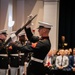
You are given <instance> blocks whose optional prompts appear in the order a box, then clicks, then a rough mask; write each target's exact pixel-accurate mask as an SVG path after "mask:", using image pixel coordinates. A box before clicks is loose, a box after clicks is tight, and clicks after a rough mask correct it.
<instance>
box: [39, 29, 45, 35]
mask: <svg viewBox="0 0 75 75" xmlns="http://www.w3.org/2000/svg"><path fill="white" fill-rule="evenodd" d="M38 32H39V35H40V36H42V35H43V33H44V28H39V29H38Z"/></svg>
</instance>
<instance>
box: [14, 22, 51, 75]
mask: <svg viewBox="0 0 75 75" xmlns="http://www.w3.org/2000/svg"><path fill="white" fill-rule="evenodd" d="M51 27H52V25H50V24H49V23H45V22H39V27H38V32H39V35H40V36H41V38H39V37H38V36H33V34H32V32H31V28H30V26H26V27H25V32H26V35H27V38H28V40H29V41H30V42H31V44H30V45H29V44H27V45H26V46H17V48H19V49H20V50H22V51H24V52H33V56H32V57H31V60H30V62H29V65H28V67H27V75H45V74H46V71H45V68H44V65H43V60H44V58H45V56H46V55H47V53H48V52H49V50H50V48H51V43H50V39H49V31H50V30H51ZM14 46H15V45H14Z"/></svg>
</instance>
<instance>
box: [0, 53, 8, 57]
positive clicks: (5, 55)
mask: <svg viewBox="0 0 75 75" xmlns="http://www.w3.org/2000/svg"><path fill="white" fill-rule="evenodd" d="M0 56H4V57H7V56H8V55H7V54H0Z"/></svg>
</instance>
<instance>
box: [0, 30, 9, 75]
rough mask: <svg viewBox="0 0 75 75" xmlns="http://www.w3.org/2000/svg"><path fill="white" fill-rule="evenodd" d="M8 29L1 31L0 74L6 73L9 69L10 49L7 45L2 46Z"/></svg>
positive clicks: (4, 74)
mask: <svg viewBox="0 0 75 75" xmlns="http://www.w3.org/2000/svg"><path fill="white" fill-rule="evenodd" d="M6 31H7V30H1V31H0V75H6V74H7V70H8V51H7V49H6V47H2V45H3V44H4V43H5V40H6V37H7V33H6Z"/></svg>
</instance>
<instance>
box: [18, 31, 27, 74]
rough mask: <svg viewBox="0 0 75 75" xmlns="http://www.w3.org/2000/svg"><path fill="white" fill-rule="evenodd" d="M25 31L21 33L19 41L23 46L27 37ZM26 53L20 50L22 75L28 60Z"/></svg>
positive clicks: (20, 71) (20, 70)
mask: <svg viewBox="0 0 75 75" xmlns="http://www.w3.org/2000/svg"><path fill="white" fill-rule="evenodd" d="M25 37H26V36H25V32H22V33H20V34H19V42H20V44H21V45H22V46H24V45H26V42H27V39H26V38H25ZM26 55H27V54H26V53H24V52H23V51H19V73H20V75H23V74H24V63H25V61H26Z"/></svg>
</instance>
